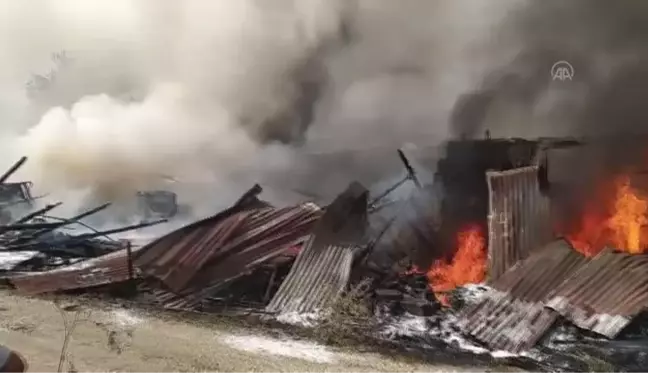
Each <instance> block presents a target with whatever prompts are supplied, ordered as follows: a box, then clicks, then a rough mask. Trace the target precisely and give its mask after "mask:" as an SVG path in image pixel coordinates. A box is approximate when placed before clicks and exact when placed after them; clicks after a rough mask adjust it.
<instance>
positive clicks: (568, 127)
mask: <svg viewBox="0 0 648 373" xmlns="http://www.w3.org/2000/svg"><path fill="white" fill-rule="evenodd" d="M646 21H648V4H646V3H645V2H642V1H640V0H639V1H637V0H621V1H613V2H611V1H601V0H576V1H560V0H549V1H542V2H540V1H534V2H529V3H528V5H527V6H525V7H522V8H520V9H518V10H516V11H514V12H511V13H510V14H509V16H508V17H507V18H506V19H505V20H504V22H503V23H502V29H501V34H502V35H504V36H505V37H506V38H507V41H508V42H509V43H511V45H517V46H518V48H519V53H518V54H517V55H516V57H515V58H514V59H512V61H511V63H509V64H506V65H504V66H501V67H500V68H498V69H494V70H492V71H490V72H489V73H488V74H486V75H485V77H484V80H483V82H482V84H481V86H480V87H479V89H477V90H475V91H473V92H470V93H467V94H466V95H465V96H464V97H463V98H462V99H461V100H459V101H458V102H457V105H456V107H455V110H454V115H453V120H452V122H453V129H454V132H455V135H457V136H458V135H462V134H463V135H467V136H481V134H482V133H483V131H484V130H486V129H489V130H491V132H492V133H493V135H494V136H495V135H496V136H558V135H572V136H601V135H610V134H622V133H637V132H639V133H643V132H646V130H647V129H648V108H647V107H646V105H645V104H644V102H645V97H644V96H645V95H644V94H643V90H642V87H644V86H645V85H646V83H647V81H646V79H647V78H648V68H647V67H646V66H648V65H647V64H646V61H647V59H648V52H647V50H646V49H645V45H646V41H648V30H647V29H646V26H645V25H646ZM560 60H566V61H568V62H570V63H571V65H572V66H573V67H574V70H575V75H574V77H573V80H567V81H563V82H561V81H553V80H552V77H551V75H550V71H551V67H552V65H553V64H554V63H555V62H557V61H560Z"/></svg>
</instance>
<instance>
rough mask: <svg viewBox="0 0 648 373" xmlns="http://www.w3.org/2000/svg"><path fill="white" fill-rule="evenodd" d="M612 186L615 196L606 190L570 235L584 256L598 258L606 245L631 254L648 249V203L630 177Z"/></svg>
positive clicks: (570, 238)
mask: <svg viewBox="0 0 648 373" xmlns="http://www.w3.org/2000/svg"><path fill="white" fill-rule="evenodd" d="M612 187H613V190H614V192H613V193H607V194H606V193H605V192H604V190H603V189H602V192H601V193H599V194H600V197H599V198H596V199H594V201H593V203H592V204H591V205H590V206H587V207H586V209H585V213H584V215H583V217H582V219H581V222H580V225H579V227H578V230H577V231H576V232H573V233H571V234H568V235H567V238H568V239H569V241H570V242H571V244H572V245H573V246H574V248H575V249H576V250H578V251H579V252H581V253H582V254H583V255H586V256H593V255H596V254H598V253H599V252H600V251H601V250H603V249H604V248H605V247H606V246H610V247H612V248H614V249H616V250H620V251H624V252H627V253H630V254H641V253H643V252H646V251H647V250H646V249H648V234H647V233H648V231H646V225H647V224H648V200H647V199H646V198H645V197H644V196H642V195H641V194H640V193H639V192H638V191H637V190H635V189H633V188H632V187H631V185H630V178H629V177H627V176H620V177H618V178H616V179H615V180H614V181H613V185H612ZM597 205H602V206H603V208H602V209H597V208H596V206H597Z"/></svg>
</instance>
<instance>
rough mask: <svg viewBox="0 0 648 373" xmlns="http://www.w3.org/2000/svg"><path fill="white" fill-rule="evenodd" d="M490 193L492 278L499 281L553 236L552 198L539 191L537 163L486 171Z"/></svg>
mask: <svg viewBox="0 0 648 373" xmlns="http://www.w3.org/2000/svg"><path fill="white" fill-rule="evenodd" d="M486 179H487V182H488V189H489V190H488V193H489V214H488V260H489V273H488V274H489V280H490V281H496V280H497V279H498V278H499V277H500V276H502V275H503V274H504V273H505V272H506V271H507V270H508V269H509V268H511V267H512V266H513V265H515V263H517V262H518V261H519V260H522V259H525V258H527V257H528V256H529V254H530V253H531V251H532V250H534V249H537V248H539V247H541V246H542V245H545V244H547V243H548V242H550V241H551V239H552V232H551V220H550V219H551V217H550V210H549V199H548V198H547V197H546V196H544V195H543V194H542V193H541V192H540V186H539V183H538V167H537V166H531V167H523V168H517V169H513V170H508V171H497V172H496V171H489V172H487V173H486Z"/></svg>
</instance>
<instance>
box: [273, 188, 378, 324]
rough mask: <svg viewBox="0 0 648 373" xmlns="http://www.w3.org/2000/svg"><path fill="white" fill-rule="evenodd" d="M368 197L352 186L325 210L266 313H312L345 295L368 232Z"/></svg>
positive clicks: (363, 191)
mask: <svg viewBox="0 0 648 373" xmlns="http://www.w3.org/2000/svg"><path fill="white" fill-rule="evenodd" d="M367 197H368V191H367V189H365V188H364V187H363V186H362V185H360V184H358V183H352V184H351V185H350V186H349V187H348V188H347V189H346V190H345V191H344V192H343V193H342V194H340V195H339V196H338V197H337V198H336V199H335V201H333V203H332V204H331V205H330V206H329V207H327V209H326V213H325V214H324V216H322V218H321V219H320V221H319V222H318V223H317V225H316V227H315V228H314V230H313V235H312V236H311V238H310V240H309V241H308V243H306V244H305V246H304V249H303V250H302V251H301V252H300V253H299V255H298V256H297V259H296V260H295V264H294V265H293V266H292V268H291V269H290V272H289V273H288V276H286V279H285V280H284V281H283V282H282V284H281V286H280V287H279V290H278V291H277V293H276V294H275V296H274V297H273V298H272V300H271V301H270V304H268V306H267V307H266V311H268V312H271V313H279V312H285V313H289V312H297V313H307V312H315V311H318V310H321V309H322V308H324V307H326V306H327V305H328V304H329V302H331V301H333V300H334V299H335V298H336V297H337V296H338V295H339V294H340V293H341V292H342V291H344V288H345V287H346V285H347V283H348V281H349V277H350V275H351V265H352V264H353V255H354V249H355V248H357V245H358V244H359V243H360V241H361V239H362V238H364V234H365V232H366V228H367V216H366V214H367Z"/></svg>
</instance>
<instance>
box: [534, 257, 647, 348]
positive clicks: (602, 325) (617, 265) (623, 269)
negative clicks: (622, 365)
mask: <svg viewBox="0 0 648 373" xmlns="http://www.w3.org/2000/svg"><path fill="white" fill-rule="evenodd" d="M647 274H648V256H646V255H629V254H623V253H614V252H612V251H604V252H602V253H600V254H599V255H597V256H596V257H595V258H593V259H592V260H591V261H590V262H589V263H588V264H587V265H585V266H583V267H582V268H580V269H579V270H578V272H576V273H575V274H574V276H572V278H570V279H569V280H568V281H566V282H564V283H563V284H562V285H561V286H559V287H557V288H556V289H555V291H554V292H553V293H552V294H550V295H549V297H548V301H547V302H546V305H547V307H550V308H552V309H554V310H555V311H557V312H558V313H560V314H561V315H562V316H564V317H565V318H567V319H568V320H570V321H571V322H573V323H574V324H575V325H577V326H578V327H581V328H583V329H588V330H591V331H593V332H595V333H599V334H602V335H605V336H607V337H608V338H614V337H616V336H617V335H618V334H619V333H620V332H621V330H622V329H623V328H625V327H626V326H627V325H628V324H629V323H630V321H632V319H633V318H634V317H635V316H637V315H638V314H639V313H640V312H642V311H643V310H645V309H646V307H648V276H647Z"/></svg>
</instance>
